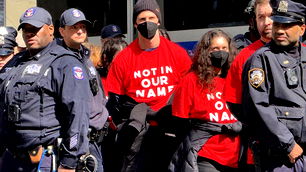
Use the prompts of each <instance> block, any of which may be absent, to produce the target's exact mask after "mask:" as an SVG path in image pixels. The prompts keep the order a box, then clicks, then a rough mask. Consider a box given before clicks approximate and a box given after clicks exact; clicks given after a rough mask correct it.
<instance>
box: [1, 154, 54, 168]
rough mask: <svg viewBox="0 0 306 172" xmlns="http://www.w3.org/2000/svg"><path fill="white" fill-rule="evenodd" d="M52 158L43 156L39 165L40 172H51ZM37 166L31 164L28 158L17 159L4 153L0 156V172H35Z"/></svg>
mask: <svg viewBox="0 0 306 172" xmlns="http://www.w3.org/2000/svg"><path fill="white" fill-rule="evenodd" d="M51 165H52V158H51V156H45V157H44V159H43V161H42V163H41V168H40V170H41V172H51V170H52V169H51ZM37 168H38V164H32V163H31V162H30V159H29V158H25V159H18V158H14V156H13V155H12V154H11V153H10V152H8V151H5V152H4V153H3V156H2V163H1V166H0V172H37Z"/></svg>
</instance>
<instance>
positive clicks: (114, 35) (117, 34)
mask: <svg viewBox="0 0 306 172" xmlns="http://www.w3.org/2000/svg"><path fill="white" fill-rule="evenodd" d="M119 35H120V36H121V37H123V38H125V36H124V35H123V34H122V33H116V34H113V35H112V36H110V37H109V38H114V37H116V36H119Z"/></svg>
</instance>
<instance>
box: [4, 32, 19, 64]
mask: <svg viewBox="0 0 306 172" xmlns="http://www.w3.org/2000/svg"><path fill="white" fill-rule="evenodd" d="M16 36H17V31H16V29H15V28H13V27H10V26H7V27H5V26H1V27H0V70H1V69H2V67H3V66H4V65H5V64H6V63H7V62H8V61H9V60H10V59H11V58H12V57H13V56H14V48H15V47H16V46H17V43H16Z"/></svg>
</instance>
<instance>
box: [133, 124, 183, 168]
mask: <svg viewBox="0 0 306 172" xmlns="http://www.w3.org/2000/svg"><path fill="white" fill-rule="evenodd" d="M179 143H180V142H179V140H178V138H176V137H171V136H168V135H165V132H163V129H162V128H160V127H150V128H149V130H148V131H147V133H146V135H145V137H144V140H143V142H142V147H141V152H140V157H139V161H138V169H137V171H139V172H142V171H145V172H157V171H158V172H166V171H168V166H169V164H170V161H171V159H172V156H173V154H174V152H175V151H176V150H177V148H178V146H179Z"/></svg>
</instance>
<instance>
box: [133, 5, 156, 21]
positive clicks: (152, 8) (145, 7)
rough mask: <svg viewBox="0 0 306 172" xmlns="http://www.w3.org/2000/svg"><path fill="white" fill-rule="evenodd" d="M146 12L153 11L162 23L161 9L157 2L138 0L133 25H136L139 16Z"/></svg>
mask: <svg viewBox="0 0 306 172" xmlns="http://www.w3.org/2000/svg"><path fill="white" fill-rule="evenodd" d="M146 10H148V11H152V12H153V13H154V14H155V15H156V16H157V18H158V20H159V22H161V14H160V8H159V5H158V4H157V2H156V1H155V0H138V1H137V2H136V4H135V6H134V12H133V23H136V18H137V16H138V15H139V14H140V13H141V12H142V11H146Z"/></svg>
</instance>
